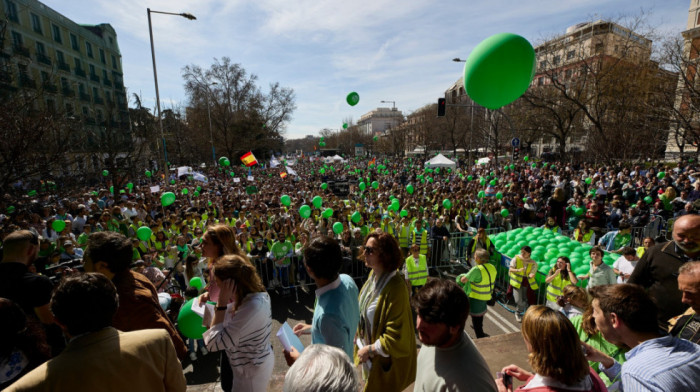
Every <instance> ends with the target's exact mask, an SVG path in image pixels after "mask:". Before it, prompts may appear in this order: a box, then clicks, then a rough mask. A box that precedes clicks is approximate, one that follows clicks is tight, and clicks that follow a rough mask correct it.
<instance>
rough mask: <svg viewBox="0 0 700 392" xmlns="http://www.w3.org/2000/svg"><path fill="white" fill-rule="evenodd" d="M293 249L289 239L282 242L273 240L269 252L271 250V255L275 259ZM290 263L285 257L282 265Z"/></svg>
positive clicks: (284, 255)
mask: <svg viewBox="0 0 700 392" xmlns="http://www.w3.org/2000/svg"><path fill="white" fill-rule="evenodd" d="M293 250H294V246H293V245H292V243H291V242H289V241H284V242H279V241H275V243H274V244H272V248H270V252H272V256H273V257H274V258H275V259H281V258H283V257H286V256H287V255H288V254H289V253H290V252H292V251H293ZM290 263H291V260H289V258H287V259H286V260H285V261H284V262H283V263H282V265H289V264H290Z"/></svg>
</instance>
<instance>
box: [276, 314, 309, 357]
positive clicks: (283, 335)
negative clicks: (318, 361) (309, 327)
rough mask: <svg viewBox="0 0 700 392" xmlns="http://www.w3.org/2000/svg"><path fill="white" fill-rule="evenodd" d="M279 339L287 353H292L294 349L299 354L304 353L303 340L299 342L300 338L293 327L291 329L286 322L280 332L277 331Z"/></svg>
mask: <svg viewBox="0 0 700 392" xmlns="http://www.w3.org/2000/svg"><path fill="white" fill-rule="evenodd" d="M277 338H278V339H279V340H280V343H282V346H283V347H284V349H285V350H287V351H292V347H294V348H296V349H297V351H299V354H301V353H302V352H303V351H304V345H303V344H302V343H301V340H299V337H298V336H297V335H295V334H294V331H292V327H290V326H289V324H288V323H287V322H286V321H285V322H284V324H282V326H281V327H280V329H279V331H277Z"/></svg>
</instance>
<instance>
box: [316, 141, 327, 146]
mask: <svg viewBox="0 0 700 392" xmlns="http://www.w3.org/2000/svg"><path fill="white" fill-rule="evenodd" d="M318 145H319V146H321V147H326V142H318Z"/></svg>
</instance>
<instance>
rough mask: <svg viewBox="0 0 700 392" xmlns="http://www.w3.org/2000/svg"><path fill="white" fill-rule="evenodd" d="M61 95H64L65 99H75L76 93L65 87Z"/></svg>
mask: <svg viewBox="0 0 700 392" xmlns="http://www.w3.org/2000/svg"><path fill="white" fill-rule="evenodd" d="M61 94H63V96H65V97H73V96H75V91H73V89H72V88H69V87H63V88H62V89H61Z"/></svg>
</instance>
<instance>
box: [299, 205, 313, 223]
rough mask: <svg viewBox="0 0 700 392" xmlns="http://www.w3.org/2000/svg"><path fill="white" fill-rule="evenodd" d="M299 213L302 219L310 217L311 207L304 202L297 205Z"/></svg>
mask: <svg viewBox="0 0 700 392" xmlns="http://www.w3.org/2000/svg"><path fill="white" fill-rule="evenodd" d="M299 215H301V217H302V218H304V219H306V218H308V217H310V216H311V207H309V206H307V205H306V204H304V205H303V206H301V207H299Z"/></svg>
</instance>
